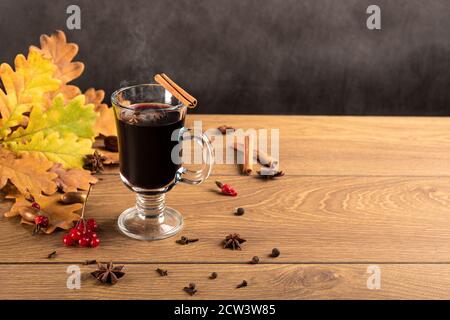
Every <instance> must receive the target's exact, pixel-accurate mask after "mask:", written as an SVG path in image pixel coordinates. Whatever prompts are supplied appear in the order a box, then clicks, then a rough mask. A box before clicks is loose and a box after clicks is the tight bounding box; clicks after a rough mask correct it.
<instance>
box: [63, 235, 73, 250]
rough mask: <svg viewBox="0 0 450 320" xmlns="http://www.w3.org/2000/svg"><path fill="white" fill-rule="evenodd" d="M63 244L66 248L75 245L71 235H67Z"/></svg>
mask: <svg viewBox="0 0 450 320" xmlns="http://www.w3.org/2000/svg"><path fill="white" fill-rule="evenodd" d="M63 242H64V244H65V245H66V246H68V247H70V246H71V245H73V238H72V237H71V236H70V234H66V235H65V236H64V237H63Z"/></svg>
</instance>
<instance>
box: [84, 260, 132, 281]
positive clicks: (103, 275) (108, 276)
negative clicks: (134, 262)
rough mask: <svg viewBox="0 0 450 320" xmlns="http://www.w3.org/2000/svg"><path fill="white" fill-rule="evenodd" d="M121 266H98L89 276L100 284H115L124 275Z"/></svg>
mask: <svg viewBox="0 0 450 320" xmlns="http://www.w3.org/2000/svg"><path fill="white" fill-rule="evenodd" d="M122 269H123V266H114V265H113V263H112V262H109V263H106V264H103V263H99V264H98V269H97V270H95V271H94V272H91V275H92V276H93V277H94V278H96V279H97V280H98V281H100V282H102V283H108V284H116V283H117V281H119V279H120V278H122V277H123V276H124V275H125V272H123V271H122Z"/></svg>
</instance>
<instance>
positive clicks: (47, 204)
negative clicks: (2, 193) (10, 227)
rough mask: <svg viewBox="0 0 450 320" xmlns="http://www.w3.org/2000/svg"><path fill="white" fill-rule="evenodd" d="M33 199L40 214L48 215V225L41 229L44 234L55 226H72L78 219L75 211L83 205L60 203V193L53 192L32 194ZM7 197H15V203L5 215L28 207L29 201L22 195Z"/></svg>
mask: <svg viewBox="0 0 450 320" xmlns="http://www.w3.org/2000/svg"><path fill="white" fill-rule="evenodd" d="M32 197H33V198H34V201H35V202H37V203H38V204H39V206H40V208H41V212H40V214H42V215H44V216H46V217H48V220H49V226H48V227H47V228H43V229H41V230H42V231H43V232H45V233H46V234H50V233H52V232H53V231H55V230H56V229H57V228H60V229H65V230H68V229H70V228H72V226H73V223H74V222H75V221H78V220H80V215H79V214H77V213H75V212H76V211H78V210H80V209H81V208H82V207H83V205H82V204H80V203H74V204H67V205H66V204H62V203H61V202H60V199H61V194H60V193H55V194H53V195H51V196H44V195H40V194H38V195H34V194H33V195H32ZM7 198H15V203H14V204H13V206H12V207H11V209H10V210H9V211H8V212H7V213H5V217H7V218H9V217H15V216H18V215H20V210H21V209H23V208H25V207H30V205H31V202H30V201H29V200H27V199H26V198H25V197H24V196H23V195H18V196H17V197H15V196H7ZM22 223H26V224H30V223H29V222H27V221H26V220H24V219H22Z"/></svg>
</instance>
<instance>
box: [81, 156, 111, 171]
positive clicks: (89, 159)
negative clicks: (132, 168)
mask: <svg viewBox="0 0 450 320" xmlns="http://www.w3.org/2000/svg"><path fill="white" fill-rule="evenodd" d="M106 159H107V158H106V157H105V156H104V155H102V154H101V153H100V152H98V150H95V152H94V153H93V154H88V155H87V156H85V157H84V159H83V161H84V164H83V168H84V169H86V170H90V171H91V172H96V173H99V172H102V171H103V169H104V167H103V163H104V162H105V160H106Z"/></svg>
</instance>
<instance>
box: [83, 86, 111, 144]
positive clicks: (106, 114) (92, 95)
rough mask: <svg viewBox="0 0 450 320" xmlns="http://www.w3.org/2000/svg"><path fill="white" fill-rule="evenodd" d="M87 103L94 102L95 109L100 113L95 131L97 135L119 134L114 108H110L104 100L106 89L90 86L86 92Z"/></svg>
mask: <svg viewBox="0 0 450 320" xmlns="http://www.w3.org/2000/svg"><path fill="white" fill-rule="evenodd" d="M84 96H85V97H86V103H87V104H88V103H92V104H94V111H95V112H97V113H98V115H99V116H98V117H97V122H96V123H95V131H96V133H97V135H99V134H101V135H104V136H117V131H116V124H115V120H114V113H113V109H112V108H108V105H106V104H105V103H102V102H103V99H104V98H105V91H103V90H95V89H94V88H89V89H88V90H86V92H85V93H84Z"/></svg>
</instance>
